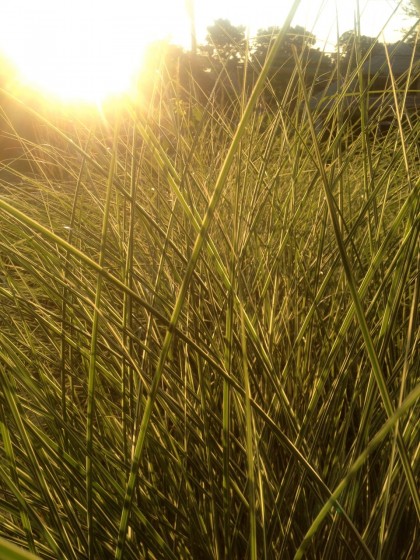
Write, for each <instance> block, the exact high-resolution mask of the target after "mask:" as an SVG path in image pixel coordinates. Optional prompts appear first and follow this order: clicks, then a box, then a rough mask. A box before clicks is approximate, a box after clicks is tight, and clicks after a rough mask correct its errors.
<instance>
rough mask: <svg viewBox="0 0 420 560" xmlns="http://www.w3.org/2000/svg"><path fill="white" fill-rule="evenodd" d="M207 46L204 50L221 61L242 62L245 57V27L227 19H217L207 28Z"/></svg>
mask: <svg viewBox="0 0 420 560" xmlns="http://www.w3.org/2000/svg"><path fill="white" fill-rule="evenodd" d="M206 41H207V45H205V46H204V47H202V50H203V51H205V52H207V53H208V54H209V55H210V56H212V57H214V58H218V59H221V60H236V61H241V60H243V57H244V47H245V27H244V26H242V25H238V26H234V25H232V24H231V23H230V21H229V20H227V19H217V20H216V21H215V22H214V23H213V25H210V26H209V27H208V28H207V35H206Z"/></svg>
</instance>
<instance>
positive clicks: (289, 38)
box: [252, 25, 316, 65]
mask: <svg viewBox="0 0 420 560" xmlns="http://www.w3.org/2000/svg"><path fill="white" fill-rule="evenodd" d="M279 32H280V28H279V27H267V28H266V29H260V30H258V31H257V36H256V37H255V39H254V40H253V44H252V57H253V59H254V60H255V61H258V62H259V63H260V64H263V63H264V60H265V58H266V56H267V53H268V51H269V49H270V47H271V45H272V43H273V42H274V40H275V38H276V36H277V35H278V33H279ZM315 43H316V37H315V35H313V34H312V33H310V32H309V31H306V29H304V28H303V27H301V26H299V25H297V26H296V27H290V28H289V30H288V32H287V34H286V37H285V39H284V41H283V43H282V45H281V46H280V48H279V50H278V51H277V56H276V60H275V62H274V65H276V64H278V63H283V62H284V61H285V60H287V59H288V58H293V54H292V47H295V48H296V50H297V51H298V52H299V53H301V52H302V51H303V50H305V49H310V48H311V47H312V46H313V45H314V44H315Z"/></svg>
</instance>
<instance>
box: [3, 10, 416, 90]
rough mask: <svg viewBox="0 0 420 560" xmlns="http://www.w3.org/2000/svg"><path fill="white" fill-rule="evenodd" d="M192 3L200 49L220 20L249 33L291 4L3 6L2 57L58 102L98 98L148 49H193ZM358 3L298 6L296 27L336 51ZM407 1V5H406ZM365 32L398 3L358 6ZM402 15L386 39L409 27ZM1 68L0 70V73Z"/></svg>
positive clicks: (117, 85) (122, 84)
mask: <svg viewBox="0 0 420 560" xmlns="http://www.w3.org/2000/svg"><path fill="white" fill-rule="evenodd" d="M188 2H190V3H192V4H193V5H194V7H195V23H196V31H197V38H198V42H199V43H203V42H204V40H205V36H206V28H207V27H208V26H209V25H211V24H212V23H213V22H214V20H216V19H218V18H224V19H229V20H230V21H231V23H232V24H234V25H245V26H246V27H247V28H248V30H249V35H250V37H252V36H253V35H255V33H256V32H257V30H258V29H261V28H266V27H269V26H281V25H282V24H283V22H284V20H285V18H286V16H287V14H288V12H289V10H290V8H291V6H292V4H293V2H294V0H252V1H250V0H0V52H2V53H3V54H4V55H6V57H7V58H9V59H10V60H11V61H12V62H13V63H14V64H15V66H16V67H17V68H18V70H19V72H20V75H21V76H22V77H23V79H25V80H26V81H27V82H28V83H30V84H32V85H35V86H36V87H39V88H44V89H46V90H48V91H51V92H53V93H56V94H57V95H59V96H61V97H67V98H74V99H76V98H80V99H87V98H90V99H98V98H100V97H104V96H105V95H107V94H108V93H113V92H122V91H125V90H126V88H128V87H129V82H130V79H132V76H134V75H135V73H136V72H137V71H138V69H139V67H141V61H142V57H143V54H144V52H145V48H146V45H147V44H149V43H150V42H152V41H155V40H160V39H169V40H171V41H172V42H174V43H176V44H181V45H182V46H184V47H189V46H190V44H191V40H190V38H191V33H190V21H189V18H188V15H187V10H186V5H187V4H188ZM356 2H357V0H301V3H300V6H299V9H298V11H297V13H296V17H295V18H294V21H293V25H300V26H302V27H304V28H306V29H307V30H308V31H310V32H312V33H314V34H315V35H316V37H317V39H318V43H317V46H319V47H321V48H323V49H324V50H326V51H333V50H334V46H335V44H336V42H337V25H336V21H337V20H336V15H337V16H338V22H339V23H338V33H339V34H340V35H341V34H342V33H343V32H345V31H348V30H350V29H354V19H355V14H356ZM405 2H408V0H405ZM359 4H360V14H361V18H360V21H361V33H362V34H364V35H368V36H372V37H376V36H379V35H380V34H381V32H382V29H383V28H384V27H385V26H386V24H387V20H388V19H389V18H390V17H391V15H392V13H393V12H394V10H395V8H396V5H397V4H398V0H359ZM408 26H409V23H408V22H407V20H406V19H404V17H403V15H402V12H401V11H398V12H397V13H396V14H394V16H393V17H392V22H391V23H390V24H389V25H388V26H387V28H386V30H385V32H384V35H383V38H384V39H385V40H386V41H387V42H394V41H396V40H397V39H398V38H400V36H401V33H400V30H401V28H403V27H408ZM0 70H1V68H0Z"/></svg>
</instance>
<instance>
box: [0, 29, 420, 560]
mask: <svg viewBox="0 0 420 560" xmlns="http://www.w3.org/2000/svg"><path fill="white" fill-rule="evenodd" d="M283 39H284V37H282V34H280V35H279V36H278V38H277V39H276V44H275V45H274V48H276V47H278V46H279V45H281V42H282V41H283ZM271 58H272V57H271ZM270 64H271V59H270V56H268V57H267V59H266V61H265V65H264V66H263V68H262V69H261V70H260V71H259V72H258V80H257V81H256V83H255V85H254V88H253V89H252V90H249V89H248V88H247V87H245V85H244V87H243V88H242V89H241V90H240V91H239V92H235V93H233V90H229V92H227V93H228V94H226V95H225V96H224V97H223V96H222V97H223V102H220V96H217V95H216V94H217V91H216V90H215V91H214V92H213V93H211V94H209V95H208V96H207V98H206V99H204V102H203V95H202V94H200V92H198V91H197V90H198V89H199V88H198V84H196V83H194V80H193V79H191V80H190V83H189V86H188V88H186V86H185V83H184V84H182V87H181V85H180V84H179V83H178V82H177V78H176V76H174V75H172V74H169V73H168V72H166V69H165V66H164V65H162V66H161V67H160V68H159V72H158V73H155V80H154V81H153V83H152V84H151V87H150V90H149V93H148V95H147V96H144V97H143V98H142V101H141V102H136V101H133V100H126V101H125V102H124V103H121V104H120V105H118V106H117V107H114V108H113V109H112V110H111V108H110V109H107V108H104V111H103V114H102V115H101V116H100V118H99V117H98V118H92V117H91V115H86V114H82V113H80V114H65V113H62V114H55V113H54V112H52V111H51V110H49V111H47V110H46V109H43V108H42V107H38V106H37V107H36V108H35V109H34V108H33V107H31V106H29V105H28V104H26V105H25V104H24V105H22V107H21V110H22V111H26V112H27V114H28V115H30V117H31V119H33V122H35V123H36V125H35V132H36V139H34V138H32V139H28V138H25V137H24V136H23V134H22V133H20V132H19V130H17V129H16V130H15V140H16V141H17V142H16V144H17V145H18V147H19V149H20V152H19V153H20V155H19V158H20V159H21V160H24V162H23V163H24V164H23V163H22V162H18V161H17V160H16V161H14V160H13V161H12V160H8V161H7V162H6V163H5V162H3V164H2V167H1V168H0V309H1V315H0V373H1V377H0V427H1V432H0V433H1V442H2V443H1V446H0V520H1V522H0V537H1V540H0V557H1V558H5V559H6V558H35V557H39V558H45V559H51V560H52V559H57V558H60V559H65V560H72V559H74V560H79V559H80V560H81V559H87V558H89V559H94V558H95V559H103V558H104V559H107V558H116V559H124V560H130V559H139V558H144V559H162V560H163V559H164V560H170V559H173V560H175V559H189V558H191V559H203V560H204V559H208V560H211V559H218V558H231V559H245V558H250V559H253V560H256V559H277V558H281V559H289V558H290V559H296V560H298V559H299V558H303V557H305V558H308V559H326V558H332V557H333V558H335V559H336V560H347V559H360V560H361V559H368V558H369V559H371V560H372V559H377V560H380V559H383V560H387V559H391V558H398V559H401V560H402V559H407V560H410V559H412V560H415V558H417V554H418V552H419V548H418V543H419V516H420V497H419V490H418V475H419V464H420V463H419V446H418V425H417V424H418V412H419V408H418V407H419V404H418V403H419V401H418V399H419V396H420V384H419V361H418V344H419V328H418V320H419V317H418V310H419V204H420V198H419V196H418V186H419V185H418V181H419V176H420V163H419V162H420V160H419V146H420V143H419V132H420V128H419V127H420V124H419V120H418V118H417V115H414V116H411V117H410V116H406V115H405V114H404V110H403V101H401V100H400V99H401V98H400V97H399V95H398V92H399V90H400V89H401V85H400V84H398V83H396V82H393V83H391V85H390V92H391V94H392V95H393V96H394V98H395V107H396V110H395V111H394V119H393V122H392V125H391V126H390V127H389V128H388V129H387V130H385V131H384V130H379V127H378V126H377V124H378V119H377V115H376V114H372V113H369V112H368V111H366V107H367V106H368V102H367V95H368V94H367V93H365V94H363V92H362V93H361V94H360V96H359V97H358V103H359V104H360V115H361V116H360V122H359V123H358V127H357V130H356V131H355V130H354V129H352V128H351V127H350V126H349V123H348V122H347V120H346V118H345V113H344V111H343V110H342V108H343V103H344V102H345V94H346V84H350V83H351V77H347V78H346V79H345V80H344V83H343V88H342V90H341V93H339V94H337V96H336V101H335V103H334V104H332V105H331V107H330V108H329V113H330V114H329V115H328V118H325V115H324V117H323V118H322V120H321V121H319V118H318V116H317V114H316V111H315V113H314V112H313V111H312V110H311V108H310V95H311V92H310V91H309V90H308V87H307V84H306V83H305V79H304V73H303V69H302V64H301V60H300V58H299V53H298V52H296V53H295V71H294V73H293V76H292V77H291V79H290V82H289V83H288V84H287V87H286V88H285V91H284V93H283V94H282V98H281V99H280V100H279V99H277V98H274V97H273V95H272V93H273V92H272V91H271V90H270V82H269V80H267V73H268V71H269V68H270ZM361 64H362V61H360V62H359V66H356V68H355V70H354V76H357V71H358V70H357V69H358V68H360V65H361ZM354 76H353V77H354ZM346 80H347V81H346ZM218 87H220V88H224V87H226V81H221V82H220V84H219V86H218ZM267 99H269V100H271V101H270V102H268V101H267ZM261 108H263V109H261ZM343 115H344V116H343ZM320 122H321V126H320ZM16 157H18V156H16ZM13 545H18V546H19V547H21V551H20V552H18V549H14V548H13ZM22 549H26V550H27V551H28V552H27V553H26V552H24V551H23V550H22Z"/></svg>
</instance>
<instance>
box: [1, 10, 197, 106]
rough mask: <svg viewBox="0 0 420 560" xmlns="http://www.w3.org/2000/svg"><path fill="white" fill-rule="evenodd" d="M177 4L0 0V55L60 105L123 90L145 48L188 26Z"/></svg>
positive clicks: (98, 97) (183, 11)
mask: <svg viewBox="0 0 420 560" xmlns="http://www.w3.org/2000/svg"><path fill="white" fill-rule="evenodd" d="M183 5H184V3H183V1H181V0H179V1H177V0H152V1H150V2H142V1H140V0H36V1H34V0H2V2H1V8H0V19H1V22H2V33H1V34H0V51H1V53H2V54H3V55H4V56H6V57H7V58H8V59H9V60H10V61H11V62H12V63H13V64H14V65H15V67H16V68H17V70H18V72H19V75H20V76H21V79H22V80H23V81H24V82H25V83H27V84H28V85H30V86H32V87H35V88H37V89H39V90H42V91H44V92H47V93H49V94H52V95H54V96H56V97H58V98H60V99H61V100H65V101H83V102H93V103H98V102H101V101H102V100H104V99H105V98H107V97H109V96H113V95H117V94H119V93H123V92H126V91H127V90H129V89H130V88H131V87H132V85H133V79H134V77H135V75H136V74H137V73H138V71H139V69H140V68H141V65H142V62H143V58H144V53H145V50H146V48H147V46H148V45H149V44H150V43H152V42H154V41H158V40H162V39H168V38H170V36H171V34H172V31H173V29H174V28H176V30H177V33H179V31H180V27H181V28H182V26H184V27H185V28H186V35H188V27H187V26H188V24H187V22H186V14H185V10H184V9H183Z"/></svg>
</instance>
